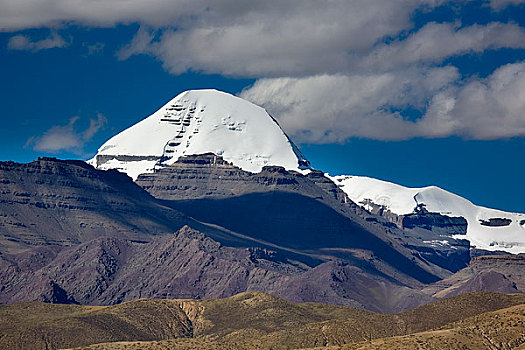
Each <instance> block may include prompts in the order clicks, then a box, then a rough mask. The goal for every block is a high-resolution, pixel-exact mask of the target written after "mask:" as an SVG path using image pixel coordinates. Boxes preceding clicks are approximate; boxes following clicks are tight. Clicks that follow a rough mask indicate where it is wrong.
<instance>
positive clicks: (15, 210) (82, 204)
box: [0, 158, 191, 252]
mask: <svg viewBox="0 0 525 350" xmlns="http://www.w3.org/2000/svg"><path fill="white" fill-rule="evenodd" d="M0 193H1V197H0V213H1V214H0V248H1V250H2V252H9V251H18V250H23V249H26V248H30V247H32V246H38V245H59V246H62V245H66V246H68V245H74V244H79V243H82V242H87V241H89V240H92V239H94V238H98V237H101V236H115V237H121V238H129V239H137V240H148V239H149V236H151V235H156V234H162V233H169V232H173V231H174V230H177V229H179V228H180V227H182V226H183V225H184V224H186V223H189V222H190V221H191V220H189V219H187V218H186V217H185V216H184V215H183V214H182V213H180V212H177V211H175V210H173V209H172V208H167V207H165V206H162V205H160V204H159V203H158V202H157V201H156V200H155V199H154V198H153V197H151V196H150V195H149V194H148V193H147V192H146V191H144V190H142V189H141V188H139V187H138V186H136V185H135V184H134V183H133V181H132V180H131V179H130V178H129V177H127V176H126V175H124V174H121V173H119V172H117V171H114V170H113V171H99V170H96V169H93V167H91V166H90V165H87V164H86V163H84V162H81V161H60V160H56V159H47V158H43V159H40V160H38V161H35V162H32V163H28V164H18V163H13V162H0Z"/></svg>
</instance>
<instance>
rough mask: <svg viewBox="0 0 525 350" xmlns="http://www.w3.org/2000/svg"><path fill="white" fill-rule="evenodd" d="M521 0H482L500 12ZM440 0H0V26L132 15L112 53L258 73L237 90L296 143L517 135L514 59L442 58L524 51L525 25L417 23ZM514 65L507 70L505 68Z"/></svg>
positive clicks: (31, 46)
mask: <svg viewBox="0 0 525 350" xmlns="http://www.w3.org/2000/svg"><path fill="white" fill-rule="evenodd" d="M522 2H523V1H522V0H484V1H483V4H484V5H486V6H490V8H491V10H492V11H500V10H502V9H504V8H506V7H507V6H511V5H517V4H521V3H522ZM447 3H450V2H448V1H445V0H399V1H391V0H345V1H337V0H266V1H252V0H215V1H213V2H211V1H209V0H157V1H146V0H113V1H111V2H108V1H106V2H104V1H98V0H18V1H11V0H0V28H2V29H3V30H7V31H13V30H18V29H21V28H34V27H56V26H59V25H68V24H71V23H73V24H80V25H85V26H102V27H111V26H115V25H117V24H121V23H124V24H129V23H139V24H140V29H139V30H138V32H137V33H136V35H135V36H134V38H133V39H132V40H131V42H129V43H128V44H127V45H123V46H122V48H121V49H120V50H119V51H118V53H117V57H118V58H119V59H120V60H125V59H128V58H129V57H131V56H132V55H137V54H147V55H152V56H154V57H156V58H157V59H158V60H159V61H161V62H162V64H163V66H164V68H165V69H166V70H167V71H169V72H171V73H173V74H180V73H183V72H186V71H196V72H205V73H213V74H221V75H227V76H234V77H253V78H257V79H258V80H257V82H256V83H255V85H254V86H253V87H251V88H250V89H248V90H246V91H244V92H243V94H242V96H243V97H246V98H249V99H251V100H253V101H254V102H256V103H259V104H263V105H265V106H266V107H267V108H268V109H269V110H270V111H271V112H272V113H273V114H274V115H275V117H276V118H279V120H280V122H281V124H282V125H283V127H284V128H285V130H286V131H287V132H289V133H290V134H292V136H294V138H296V139H297V140H298V141H300V142H301V141H303V142H344V141H345V140H347V139H348V138H350V137H368V138H378V139H385V140H397V139H407V138H411V137H416V136H422V137H441V136H448V135H462V136H464V137H472V138H483V139H485V138H494V137H508V136H515V135H518V136H519V135H522V134H523V133H522V131H521V122H522V120H523V116H522V115H521V114H520V113H519V110H518V107H520V106H521V105H520V100H519V99H516V98H513V96H514V97H515V96H516V95H517V94H518V95H519V93H517V92H516V91H515V90H509V89H507V88H504V87H500V88H498V83H497V82H498V81H503V80H505V81H506V84H507V85H505V86H512V87H513V89H522V90H518V91H523V87H522V85H520V84H522V79H523V78H522V73H520V72H522V71H523V67H522V66H521V65H520V64H514V65H510V66H507V67H504V68H501V69H500V70H497V71H496V72H494V74H492V75H491V76H490V77H489V78H486V79H479V78H476V77H471V78H469V79H470V80H469V81H462V77H460V76H459V74H458V71H457V69H456V68H454V67H451V66H447V67H439V65H441V64H442V62H443V61H445V60H446V59H447V58H450V57H453V56H457V55H465V54H480V53H483V52H485V51H486V50H497V49H500V48H514V49H524V48H525V31H524V29H523V26H520V25H519V24H515V23H497V22H494V23H488V24H484V25H479V24H475V25H470V26H465V27H462V26H461V23H460V22H459V21H458V22H457V23H427V24H426V25H424V26H423V27H421V28H419V29H418V30H417V31H414V23H413V21H412V20H413V15H414V13H415V11H425V10H431V9H432V8H434V7H436V6H440V5H443V4H447ZM453 3H454V2H453ZM463 4H464V2H457V3H454V5H455V6H458V7H461V6H463ZM58 38H59V37H58ZM58 38H57V37H55V39H58ZM51 39H53V36H52V37H50V38H49V39H46V40H48V41H47V42H45V40H43V41H42V42H33V41H31V40H30V39H29V38H27V37H25V36H20V35H17V36H14V37H13V38H12V39H11V41H10V43H9V45H10V48H11V49H28V50H33V51H36V50H38V49H42V48H45V47H46V45H47V46H52V44H51V43H52V42H53V40H51ZM56 42H57V43H60V41H56ZM512 69H514V70H516V71H514V73H515V74H514V75H512V74H511V75H509V73H507V75H504V74H503V73H502V72H504V71H508V70H512ZM504 94H506V95H504ZM520 98H521V96H520ZM486 101H490V103H488V102H486ZM487 103H488V104H487ZM480 106H483V108H481V107H480ZM407 108H415V109H417V110H419V111H421V113H422V115H423V116H422V118H420V119H418V120H413V118H407V116H406V115H403V112H402V111H403V110H405V109H407ZM480 108H481V109H480ZM476 118H477V119H476ZM509 125H510V126H509ZM66 141H67V138H65V137H64V142H63V143H64V144H66V143H67V142H66ZM70 142H72V141H70Z"/></svg>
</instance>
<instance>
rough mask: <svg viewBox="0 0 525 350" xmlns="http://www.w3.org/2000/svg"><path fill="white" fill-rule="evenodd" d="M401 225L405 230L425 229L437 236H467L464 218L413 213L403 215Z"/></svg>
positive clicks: (429, 213)
mask: <svg viewBox="0 0 525 350" xmlns="http://www.w3.org/2000/svg"><path fill="white" fill-rule="evenodd" d="M400 224H401V226H402V227H403V228H407V229H414V228H417V227H419V228H423V229H425V230H428V231H434V232H436V235H440V234H445V235H447V236H452V235H466V234H467V220H465V218H463V217H450V216H446V215H441V214H439V213H431V212H424V213H412V214H408V215H403V216H402V218H401V220H400Z"/></svg>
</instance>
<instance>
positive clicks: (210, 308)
mask: <svg viewBox="0 0 525 350" xmlns="http://www.w3.org/2000/svg"><path fill="white" fill-rule="evenodd" d="M523 304H525V296H524V295H503V294H496V293H486V292H482V293H472V294H466V295H461V296H458V297H453V298H450V299H446V300H442V301H439V302H436V303H433V304H430V305H426V306H422V307H419V308H416V309H414V310H411V311H407V312H404V313H399V314H376V313H373V312H369V311H364V310H360V309H355V308H351V307H342V306H333V305H326V304H314V303H302V304H294V303H289V302H286V301H284V300H282V299H279V298H275V297H272V296H270V295H267V294H264V293H259V292H248V293H242V294H239V295H236V296H234V297H230V298H226V299H216V300H137V301H132V302H128V303H123V304H120V305H115V306H104V307H101V306H72V305H53V304H42V303H21V304H11V305H7V306H2V307H0V334H2V336H1V338H0V348H2V349H55V348H74V347H80V348H89V349H155V350H159V349H181V350H190V349H232V350H234V349H235V350H237V349H250V350H252V349H253V350H255V349H268V350H269V349H273V350H278V349H302V348H315V347H324V348H333V349H361V348H362V349H374V348H378V347H380V348H386V349H389V348H392V349H394V348H396V349H399V348H407V349H411V348H414V349H416V348H425V349H427V348H428V349H450V348H461V347H464V348H466V349H480V348H490V346H492V347H493V348H501V349H513V348H516V347H517V346H519V345H520V344H521V343H524V342H525V336H524V334H525V305H523ZM90 344H92V345H90Z"/></svg>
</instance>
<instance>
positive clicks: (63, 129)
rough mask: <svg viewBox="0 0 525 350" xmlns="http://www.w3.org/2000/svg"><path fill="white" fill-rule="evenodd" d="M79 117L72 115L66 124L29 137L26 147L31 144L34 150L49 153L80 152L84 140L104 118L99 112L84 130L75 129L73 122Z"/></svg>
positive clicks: (87, 140)
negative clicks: (40, 134) (37, 135)
mask: <svg viewBox="0 0 525 350" xmlns="http://www.w3.org/2000/svg"><path fill="white" fill-rule="evenodd" d="M79 119H80V117H73V118H71V119H70V120H69V123H68V124H66V125H57V126H53V127H52V128H50V129H49V130H47V131H46V132H44V134H43V135H42V136H39V137H31V138H30V139H29V140H28V141H27V143H26V147H28V146H32V147H33V149H34V150H35V151H43V152H49V153H58V152H61V151H69V152H75V153H79V154H80V153H82V149H83V147H84V145H85V144H86V142H89V141H90V140H91V139H92V138H93V136H94V135H95V134H96V133H97V132H98V131H99V130H100V129H102V128H103V127H104V126H105V125H106V123H107V120H106V118H105V117H104V116H103V115H101V114H99V115H98V116H97V119H91V120H90V121H89V127H88V128H87V129H85V130H84V131H77V130H76V129H75V124H76V123H77V122H78V120H79Z"/></svg>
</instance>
